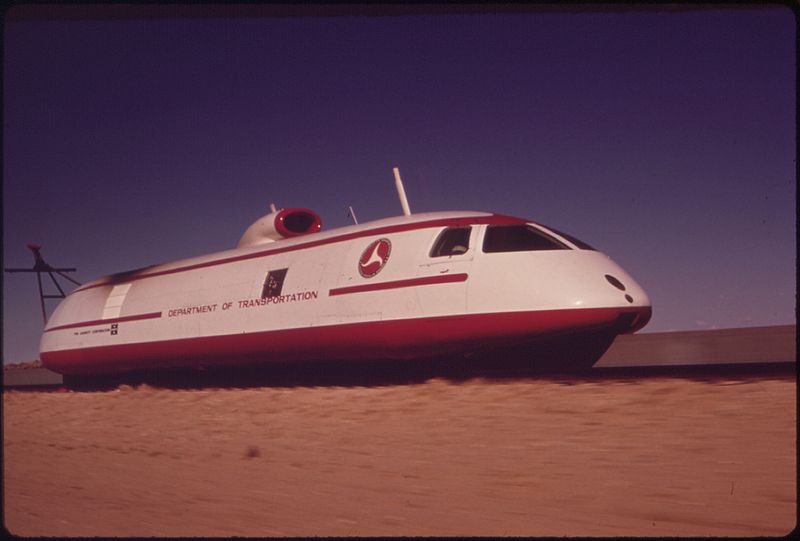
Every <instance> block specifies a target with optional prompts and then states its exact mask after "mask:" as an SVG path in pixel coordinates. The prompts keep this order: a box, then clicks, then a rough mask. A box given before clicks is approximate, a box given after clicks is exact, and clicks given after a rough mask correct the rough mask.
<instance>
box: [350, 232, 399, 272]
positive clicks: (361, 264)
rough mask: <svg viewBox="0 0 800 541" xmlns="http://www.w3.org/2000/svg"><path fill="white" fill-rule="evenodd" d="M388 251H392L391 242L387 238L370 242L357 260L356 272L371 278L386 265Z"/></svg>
mask: <svg viewBox="0 0 800 541" xmlns="http://www.w3.org/2000/svg"><path fill="white" fill-rule="evenodd" d="M390 253H392V243H391V242H389V239H378V240H376V241H374V242H372V243H370V245H369V246H367V248H366V249H365V250H364V251H363V252H362V253H361V257H360V258H359V260H358V272H359V273H360V274H361V276H363V277H364V278H372V277H373V276H375V275H376V274H378V273H379V272H380V270H381V269H382V268H383V267H384V266H386V262H387V261H388V260H389V254H390Z"/></svg>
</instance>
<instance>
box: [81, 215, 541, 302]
mask: <svg viewBox="0 0 800 541" xmlns="http://www.w3.org/2000/svg"><path fill="white" fill-rule="evenodd" d="M523 223H528V222H526V221H525V220H523V219H521V218H514V217H513V216H505V215H502V214H492V215H490V216H475V217H466V218H440V219H437V220H428V221H426V222H414V223H409V224H398V225H389V226H385V227H376V228H375V229H367V230H365V231H358V232H355V233H348V234H346V235H339V236H336V237H330V238H327V239H322V240H316V241H310V242H306V243H303V244H296V245H293V246H284V247H281V248H272V249H267V250H262V251H260V252H254V253H251V254H242V255H237V256H233V257H226V258H222V259H215V260H214V261H205V262H203V263H195V264H194V265H186V266H183V267H176V268H174V269H166V270H162V271H154V272H149V273H142V274H133V275H129V273H120V274H124V275H125V276H124V277H123V278H120V279H116V280H115V279H110V280H108V281H104V282H101V283H99V284H91V285H86V286H83V287H79V288H78V289H76V290H75V291H85V290H87V289H92V288H95V287H103V286H109V285H115V284H122V283H128V282H133V281H135V280H142V279H144V278H152V277H154V276H164V275H167V274H175V273H179V272H187V271H191V270H196V269H202V268H206V267H215V266H217V265H226V264H228V263H236V262H238V261H246V260H248V259H258V258H261V257H267V256H270V255H276V254H282V253H286V252H293V251H296V250H304V249H306V248H315V247H317V246H324V245H326V244H335V243H337V242H345V241H348V240H353V239H358V238H362V237H371V236H373V235H388V234H390V233H401V232H404V231H414V230H416V229H428V228H432V227H459V226H467V225H479V224H499V225H503V224H523Z"/></svg>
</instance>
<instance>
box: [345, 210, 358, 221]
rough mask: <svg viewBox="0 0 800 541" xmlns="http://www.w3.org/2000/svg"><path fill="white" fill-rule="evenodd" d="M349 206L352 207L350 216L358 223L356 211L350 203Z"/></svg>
mask: <svg viewBox="0 0 800 541" xmlns="http://www.w3.org/2000/svg"><path fill="white" fill-rule="evenodd" d="M347 208H348V209H350V217H351V218H352V219H353V223H354V224H356V225H358V218H356V211H354V210H353V206H352V205H350V206H348V207H347Z"/></svg>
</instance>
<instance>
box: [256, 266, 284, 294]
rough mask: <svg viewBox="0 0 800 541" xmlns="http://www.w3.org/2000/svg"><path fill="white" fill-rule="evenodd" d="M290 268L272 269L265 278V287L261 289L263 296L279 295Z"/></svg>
mask: <svg viewBox="0 0 800 541" xmlns="http://www.w3.org/2000/svg"><path fill="white" fill-rule="evenodd" d="M288 270H289V269H277V270H271V271H269V272H268V273H267V277H266V278H265V279H264V287H263V288H262V289H261V298H262V299H266V298H269V297H277V296H278V295H280V294H281V289H283V280H284V278H286V271H288Z"/></svg>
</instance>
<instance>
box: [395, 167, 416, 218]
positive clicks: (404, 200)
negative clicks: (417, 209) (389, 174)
mask: <svg viewBox="0 0 800 541" xmlns="http://www.w3.org/2000/svg"><path fill="white" fill-rule="evenodd" d="M392 171H393V172H394V185H395V187H396V188H397V196H398V197H399V198H400V206H401V207H403V214H404V215H406V216H411V209H410V208H409V207H408V198H406V190H405V189H404V188H403V181H402V180H401V179H400V169H398V168H397V167H395V168H393V169H392Z"/></svg>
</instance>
